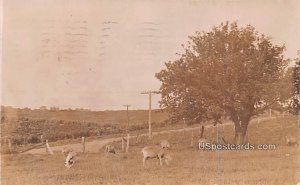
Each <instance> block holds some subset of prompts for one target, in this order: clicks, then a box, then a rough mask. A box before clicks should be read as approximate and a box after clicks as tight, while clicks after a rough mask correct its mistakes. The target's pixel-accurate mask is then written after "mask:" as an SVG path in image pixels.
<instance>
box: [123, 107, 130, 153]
mask: <svg viewBox="0 0 300 185" xmlns="http://www.w3.org/2000/svg"><path fill="white" fill-rule="evenodd" d="M123 106H125V107H126V110H127V111H126V112H127V128H126V134H127V139H126V140H127V141H126V142H127V144H126V153H127V152H128V150H129V111H128V108H129V107H130V106H131V105H123Z"/></svg>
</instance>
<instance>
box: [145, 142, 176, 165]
mask: <svg viewBox="0 0 300 185" xmlns="http://www.w3.org/2000/svg"><path fill="white" fill-rule="evenodd" d="M142 154H143V166H145V162H146V160H147V159H153V158H157V159H159V164H160V165H161V166H162V165H163V160H164V161H165V163H166V164H167V165H169V162H170V161H171V159H172V158H171V156H170V155H168V154H166V152H165V151H164V149H162V148H160V147H159V146H146V147H144V148H143V149H142Z"/></svg>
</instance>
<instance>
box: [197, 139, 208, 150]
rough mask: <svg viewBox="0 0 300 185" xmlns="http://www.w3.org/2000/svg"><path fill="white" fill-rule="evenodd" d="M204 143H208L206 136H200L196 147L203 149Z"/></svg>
mask: <svg viewBox="0 0 300 185" xmlns="http://www.w3.org/2000/svg"><path fill="white" fill-rule="evenodd" d="M206 143H208V140H207V139H206V138H200V139H199V140H198V148H199V150H201V151H205V148H206Z"/></svg>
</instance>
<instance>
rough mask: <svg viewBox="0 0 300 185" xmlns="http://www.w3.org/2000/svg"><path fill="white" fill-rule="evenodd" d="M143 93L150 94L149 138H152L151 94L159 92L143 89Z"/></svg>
mask: <svg viewBox="0 0 300 185" xmlns="http://www.w3.org/2000/svg"><path fill="white" fill-rule="evenodd" d="M141 94H148V95H149V120H148V124H149V139H152V128H151V96H152V94H159V92H157V91H151V90H150V91H143V92H142V93H141Z"/></svg>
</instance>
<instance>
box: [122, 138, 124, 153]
mask: <svg viewBox="0 0 300 185" xmlns="http://www.w3.org/2000/svg"><path fill="white" fill-rule="evenodd" d="M122 151H124V138H123V137H122Z"/></svg>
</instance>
